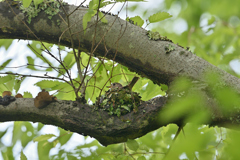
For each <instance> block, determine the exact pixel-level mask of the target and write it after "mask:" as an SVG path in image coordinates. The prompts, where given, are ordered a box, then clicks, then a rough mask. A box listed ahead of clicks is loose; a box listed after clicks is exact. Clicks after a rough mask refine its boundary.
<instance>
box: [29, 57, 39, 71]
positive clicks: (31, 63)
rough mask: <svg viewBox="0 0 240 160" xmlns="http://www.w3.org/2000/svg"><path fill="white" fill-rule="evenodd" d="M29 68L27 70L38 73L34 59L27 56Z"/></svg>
mask: <svg viewBox="0 0 240 160" xmlns="http://www.w3.org/2000/svg"><path fill="white" fill-rule="evenodd" d="M27 61H28V66H27V68H29V69H31V70H34V71H36V70H37V69H36V68H35V67H34V59H33V58H32V57H30V56H27Z"/></svg>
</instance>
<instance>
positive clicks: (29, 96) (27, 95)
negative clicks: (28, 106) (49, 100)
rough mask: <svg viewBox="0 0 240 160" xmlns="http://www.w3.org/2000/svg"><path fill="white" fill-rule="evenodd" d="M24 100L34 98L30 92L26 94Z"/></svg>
mask: <svg viewBox="0 0 240 160" xmlns="http://www.w3.org/2000/svg"><path fill="white" fill-rule="evenodd" d="M23 98H33V96H32V94H31V93H30V92H24V93H23Z"/></svg>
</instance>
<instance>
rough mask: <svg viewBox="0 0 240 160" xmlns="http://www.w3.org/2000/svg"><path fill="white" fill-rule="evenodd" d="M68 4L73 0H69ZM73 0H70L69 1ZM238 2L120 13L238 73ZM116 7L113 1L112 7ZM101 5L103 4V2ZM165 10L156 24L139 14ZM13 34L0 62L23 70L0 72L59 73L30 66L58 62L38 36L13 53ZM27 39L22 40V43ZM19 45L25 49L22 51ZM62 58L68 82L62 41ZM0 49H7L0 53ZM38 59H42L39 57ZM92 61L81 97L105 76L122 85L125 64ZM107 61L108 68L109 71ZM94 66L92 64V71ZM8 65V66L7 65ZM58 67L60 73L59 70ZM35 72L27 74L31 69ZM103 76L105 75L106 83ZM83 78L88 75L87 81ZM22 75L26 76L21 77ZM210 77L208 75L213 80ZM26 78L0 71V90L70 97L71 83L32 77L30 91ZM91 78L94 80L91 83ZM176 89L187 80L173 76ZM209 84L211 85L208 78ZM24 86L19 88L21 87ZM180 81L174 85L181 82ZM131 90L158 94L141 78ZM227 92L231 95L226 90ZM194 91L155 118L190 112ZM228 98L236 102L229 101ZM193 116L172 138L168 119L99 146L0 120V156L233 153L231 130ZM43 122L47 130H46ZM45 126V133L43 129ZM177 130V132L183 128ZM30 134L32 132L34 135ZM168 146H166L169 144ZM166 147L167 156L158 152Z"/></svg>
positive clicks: (146, 6) (68, 58)
mask: <svg viewBox="0 0 240 160" xmlns="http://www.w3.org/2000/svg"><path fill="white" fill-rule="evenodd" d="M74 2H75V1H74ZM74 2H73V3H74ZM239 6H240V1H238V0H232V1H227V0H219V1H216V0H208V1H202V0H194V1H191V0H159V1H154V0H149V1H148V2H129V3H128V5H127V17H135V16H140V17H141V18H142V19H143V20H144V21H145V24H144V25H143V27H145V26H146V29H148V30H152V31H158V32H159V33H160V34H161V35H163V36H167V37H168V38H169V39H171V40H173V42H174V43H178V44H179V45H181V46H183V47H190V50H191V51H192V52H193V53H194V54H196V55H197V56H199V57H201V58H203V59H205V60H206V61H208V62H209V63H211V64H213V65H215V66H217V67H219V68H221V69H223V70H225V71H226V72H228V73H230V74H232V75H234V76H236V77H239V76H240V69H239V66H240V65H239V59H240V54H239V53H238V50H239V49H240V48H239V47H240V40H239V33H240V19H239V16H240V15H239ZM120 7H121V5H120ZM120 7H116V8H115V9H113V10H112V12H114V13H117V12H118V10H119V8H120ZM103 9H104V8H103ZM125 11H126V8H125V10H123V11H122V12H121V14H120V15H121V18H123V19H126V18H127V17H126V12H125ZM160 11H161V12H162V11H164V12H168V13H170V14H171V15H172V17H171V18H169V19H167V20H164V21H161V22H159V23H153V24H149V25H148V24H147V18H148V17H149V16H150V15H152V14H154V13H157V12H160ZM16 43H17V42H16V40H14V41H12V40H5V39H2V40H0V46H1V49H0V56H1V57H4V60H3V59H1V60H0V66H7V67H9V66H16V65H15V64H16V61H19V58H20V56H21V59H23V60H22V62H23V64H21V65H24V64H25V65H26V63H29V64H35V65H28V66H27V67H26V66H25V68H27V69H28V70H25V68H24V69H23V68H22V67H18V68H4V67H1V68H0V70H1V71H12V72H15V73H16V72H19V73H20V71H21V73H26V74H29V73H33V71H37V72H36V73H37V74H44V73H46V72H48V74H52V76H56V77H60V76H61V75H60V74H59V73H52V69H51V68H48V67H47V68H43V67H37V66H36V64H39V65H42V66H44V65H46V64H48V65H49V64H51V65H54V66H56V67H59V68H60V67H61V66H58V64H56V63H55V62H54V60H51V58H50V57H49V56H48V55H47V54H45V53H44V52H42V45H41V44H40V43H39V42H35V41H29V42H28V43H22V44H21V46H23V48H24V49H23V50H24V51H26V52H27V53H25V54H24V57H23V55H20V48H18V49H19V50H18V51H17V52H16V53H14V52H12V50H13V49H12V48H14V47H16V45H17V44H16ZM29 44H30V45H29ZM44 45H45V47H46V48H48V49H49V50H50V51H51V52H52V53H56V54H58V50H56V46H55V49H54V45H52V44H47V43H44ZM26 48H29V50H27V49H26ZM61 49H62V50H61V55H62V56H63V59H64V62H66V63H65V64H68V66H67V67H68V68H69V69H71V70H72V76H73V78H74V79H75V80H79V77H78V76H76V75H77V74H74V72H76V69H74V68H76V64H75V62H74V60H73V55H72V53H71V52H72V51H71V50H69V49H66V48H64V47H62V48H61ZM7 53H11V56H10V54H8V55H7ZM39 53H42V54H45V55H44V56H46V59H43V58H42V57H41V56H39ZM88 58H89V57H88V55H87V54H85V53H82V66H86V61H87V60H88ZM46 60H47V61H48V63H46ZM99 62H100V61H99V60H98V59H95V58H93V59H91V61H90V65H91V69H92V71H93V72H94V71H96V74H95V76H94V77H93V78H91V76H92V75H91V74H89V75H88V77H87V80H89V82H88V88H87V94H86V98H87V99H88V100H89V101H88V102H89V103H90V104H91V103H94V101H95V99H96V97H97V96H99V94H100V90H99V89H96V88H95V86H98V87H99V88H103V92H102V93H101V94H103V93H104V91H106V90H107V88H106V87H105V86H106V85H109V84H110V83H111V82H120V83H122V84H123V85H126V84H127V83H128V82H129V81H130V80H131V79H132V77H133V76H134V73H131V72H130V71H129V70H128V69H127V68H126V67H124V66H121V65H119V64H114V63H113V62H112V61H108V60H104V61H103V63H99ZM113 66H114V70H112V68H113ZM97 68H98V69H97ZM11 69H12V70H11ZM63 72H64V71H63ZM34 73H35V72H34ZM109 77H111V79H110V81H109ZM90 78H91V79H90ZM26 79H27V78H26ZM215 80H216V79H215ZM31 81H32V80H31ZM28 82H29V81H27V80H25V77H21V76H16V77H14V76H2V77H1V78H0V92H3V91H5V90H11V91H13V93H14V94H16V93H18V92H21V93H24V97H25V98H31V97H35V95H36V93H37V92H38V91H39V90H40V88H45V89H46V90H48V91H53V93H54V92H55V91H56V90H59V89H60V91H59V92H58V93H56V96H57V97H58V99H65V100H74V99H75V95H74V94H73V91H72V90H71V87H70V86H68V85H67V84H66V83H64V82H62V81H56V80H43V81H36V82H34V83H35V86H36V88H38V90H37V89H36V91H35V93H34V92H33V89H29V90H28V91H30V92H28V91H27V90H26V88H31V87H32V86H30V87H29V83H28ZM96 83H97V84H96ZM179 83H181V85H178V86H179V87H180V89H183V88H184V89H186V88H188V87H191V85H189V84H188V83H187V80H182V79H181V80H179ZM210 83H217V82H215V81H214V80H213V81H211V82H210ZM26 86H27V87H26ZM181 87H182V88H181ZM133 90H134V91H136V92H139V93H140V95H141V96H142V98H143V100H149V99H151V98H153V97H155V96H157V95H164V94H165V93H164V92H163V91H162V90H161V87H160V86H157V85H154V84H153V83H152V82H151V81H149V80H148V79H145V78H141V79H140V80H139V81H138V82H137V84H136V85H135V86H134V88H133ZM216 94H217V99H218V100H219V101H221V103H222V104H223V106H224V107H223V109H227V107H229V106H235V105H237V106H238V101H239V97H238V95H236V94H235V93H234V92H233V91H232V90H231V89H228V88H223V89H221V90H220V92H218V93H216ZM226 95H232V96H226ZM200 97H201V95H198V94H196V95H192V96H191V97H185V98H183V99H182V100H180V101H175V102H173V104H172V106H173V107H172V108H171V109H169V110H167V111H166V113H165V114H164V115H163V116H161V115H160V116H161V118H162V120H169V119H170V120H171V118H177V116H180V115H181V114H185V113H189V112H191V108H192V106H200V107H201V105H204V103H203V102H201V98H200ZM233 102H237V104H236V103H234V104H233ZM194 113H195V114H193V115H194V116H195V117H189V118H188V121H191V122H192V123H188V124H187V125H186V126H185V127H184V128H183V129H184V132H180V134H179V136H178V137H177V139H176V141H174V142H173V138H174V136H175V133H176V132H177V129H178V127H177V126H176V125H175V124H169V125H167V126H165V127H162V128H159V129H158V130H156V131H153V132H151V133H148V134H147V135H145V136H143V137H141V138H138V139H136V140H129V141H128V142H126V143H121V144H115V145H110V146H107V147H103V146H101V145H100V144H99V143H98V142H97V141H96V140H94V139H92V138H90V137H83V136H80V135H77V134H75V133H71V132H68V131H65V130H62V129H61V128H56V127H49V126H47V125H46V126H44V125H42V124H41V123H31V122H14V123H13V122H12V123H1V124H0V159H1V158H2V159H19V157H21V159H26V158H27V159H40V160H41V159H44V160H46V159H64V160H65V159H83V160H84V159H119V160H120V159H138V160H145V159H154V160H155V159H163V158H165V159H238V157H239V156H240V153H239V151H238V148H239V144H240V138H239V137H240V136H239V132H238V131H235V130H230V129H226V128H218V127H210V126H207V125H201V124H202V123H204V122H207V121H208V119H209V113H206V112H202V111H200V112H198V111H197V112H196V111H194ZM46 128H47V129H46ZM49 128H51V130H53V131H51V132H49ZM183 133H184V134H183ZM36 137H37V138H36ZM169 148H170V149H169ZM166 153H167V154H166Z"/></svg>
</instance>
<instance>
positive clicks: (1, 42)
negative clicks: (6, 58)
mask: <svg viewBox="0 0 240 160" xmlns="http://www.w3.org/2000/svg"><path fill="white" fill-rule="evenodd" d="M12 41H13V40H12V39H0V46H1V47H2V46H3V47H5V49H6V50H7V49H8V48H9V46H10V45H11V44H12Z"/></svg>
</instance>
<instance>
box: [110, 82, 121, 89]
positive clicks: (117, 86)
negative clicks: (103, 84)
mask: <svg viewBox="0 0 240 160" xmlns="http://www.w3.org/2000/svg"><path fill="white" fill-rule="evenodd" d="M122 87H123V86H122V85H121V84H120V83H112V84H111V85H110V86H108V88H110V89H115V88H119V89H120V88H122Z"/></svg>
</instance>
